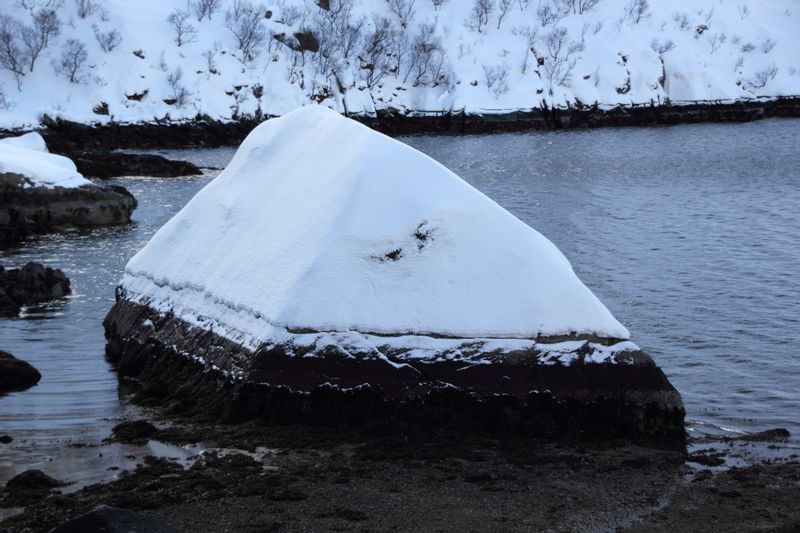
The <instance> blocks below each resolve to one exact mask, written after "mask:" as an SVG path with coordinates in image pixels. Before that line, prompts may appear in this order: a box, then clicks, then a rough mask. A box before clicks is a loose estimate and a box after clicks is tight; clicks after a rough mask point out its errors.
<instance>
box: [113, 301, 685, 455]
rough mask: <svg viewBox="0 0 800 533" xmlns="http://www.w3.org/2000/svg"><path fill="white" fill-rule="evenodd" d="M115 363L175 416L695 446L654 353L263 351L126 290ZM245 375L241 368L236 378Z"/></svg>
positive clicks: (148, 398) (137, 397)
mask: <svg viewBox="0 0 800 533" xmlns="http://www.w3.org/2000/svg"><path fill="white" fill-rule="evenodd" d="M104 326H105V331H106V338H107V345H106V352H107V356H108V358H109V360H110V361H111V362H112V363H114V364H115V365H116V367H117V370H118V373H119V376H120V378H121V379H122V380H124V382H126V383H127V384H130V385H132V386H133V389H134V391H135V393H134V396H133V400H134V401H135V402H138V403H143V404H146V405H153V406H161V407H163V408H164V409H165V410H166V412H167V413H168V414H172V415H181V416H187V417H191V418H193V419H195V420H204V421H225V422H231V423H237V422H243V421H247V420H259V421H262V422H266V423H269V424H279V425H283V424H293V423H303V424H310V425H319V426H361V427H363V426H364V425H368V424H371V423H378V422H385V421H387V420H391V421H394V422H397V423H400V424H408V425H413V426H414V427H417V428H423V429H428V430H430V431H434V432H435V431H458V432H476V433H488V434H499V435H502V434H507V435H528V436H530V437H532V438H537V439H539V438H545V439H552V440H565V441H570V442H586V441H604V442H620V443H621V442H635V443H639V444H647V445H653V446H656V447H662V448H682V447H683V446H684V445H685V431H684V414H685V412H684V409H683V404H682V401H681V398H680V395H679V394H678V392H677V391H676V390H675V389H674V388H673V387H672V385H671V384H670V383H669V381H668V380H667V378H666V377H665V376H664V374H663V372H662V371H661V370H660V369H659V368H658V367H657V366H656V364H655V363H654V362H653V360H652V359H651V358H650V357H649V356H648V355H646V354H645V353H643V352H640V351H636V352H625V353H622V354H619V355H618V356H617V359H618V362H617V363H592V362H587V361H584V360H582V359H579V360H577V361H575V362H574V363H572V364H569V365H564V364H542V362H541V360H540V359H539V354H537V353H535V352H531V351H528V352H520V353H515V354H509V355H507V356H505V357H503V358H502V359H501V360H498V361H497V362H495V363H492V364H482V365H472V366H470V365H466V364H464V363H458V362H454V361H447V360H442V361H436V362H431V361H427V362H425V361H416V362H413V361H411V360H409V361H405V362H406V363H408V364H406V365H391V364H387V363H386V361H383V360H379V359H374V358H368V357H363V358H361V357H358V356H356V357H350V356H348V355H345V354H343V353H337V351H336V350H334V349H328V350H326V351H323V352H322V353H320V352H317V353H315V354H314V356H312V357H304V356H303V355H306V354H304V353H297V352H295V351H294V350H293V349H292V347H290V346H285V345H278V346H275V347H272V348H271V349H258V350H256V351H255V352H251V351H249V350H248V349H246V348H244V347H243V346H241V345H239V344H236V343H233V342H231V341H229V340H227V339H225V338H222V337H221V336H218V335H216V334H215V333H213V332H212V331H208V330H204V329H200V328H197V327H195V326H191V325H189V324H188V323H186V322H184V321H182V320H180V319H178V318H176V317H174V316H171V315H166V316H164V315H160V314H158V313H157V312H155V311H153V310H152V309H151V308H149V307H146V306H143V305H140V304H137V303H133V302H131V301H128V300H126V299H125V298H124V292H122V291H120V293H119V294H118V298H117V303H116V304H115V305H114V307H113V308H112V309H111V311H110V312H109V314H108V316H107V317H106V319H105V321H104ZM231 376H235V377H231Z"/></svg>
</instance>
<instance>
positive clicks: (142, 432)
mask: <svg viewBox="0 0 800 533" xmlns="http://www.w3.org/2000/svg"><path fill="white" fill-rule="evenodd" d="M156 431H158V429H156V427H155V426H154V425H153V424H151V423H150V422H148V421H147V420H131V421H128V422H122V423H120V424H117V425H116V426H114V427H113V428H112V429H111V432H112V433H113V434H114V440H117V441H120V442H138V441H143V440H147V438H148V437H150V436H151V435H153V434H154V433H155V432H156Z"/></svg>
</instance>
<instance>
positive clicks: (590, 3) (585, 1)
mask: <svg viewBox="0 0 800 533" xmlns="http://www.w3.org/2000/svg"><path fill="white" fill-rule="evenodd" d="M599 3H600V0H574V1H573V2H572V5H573V12H577V13H578V14H579V15H583V14H584V13H586V12H587V11H589V10H591V9H592V8H593V7H594V6H596V5H597V4H599Z"/></svg>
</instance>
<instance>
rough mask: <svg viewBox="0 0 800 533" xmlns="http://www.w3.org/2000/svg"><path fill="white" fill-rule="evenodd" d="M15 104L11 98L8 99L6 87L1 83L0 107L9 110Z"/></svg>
mask: <svg viewBox="0 0 800 533" xmlns="http://www.w3.org/2000/svg"><path fill="white" fill-rule="evenodd" d="M12 107H13V105H12V104H11V100H9V99H8V97H7V96H6V89H5V87H3V84H2V83H0V109H2V110H3V111H8V110H9V109H11V108H12Z"/></svg>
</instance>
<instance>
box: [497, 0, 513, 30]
mask: <svg viewBox="0 0 800 533" xmlns="http://www.w3.org/2000/svg"><path fill="white" fill-rule="evenodd" d="M512 2H513V0H498V2H497V10H498V11H499V12H500V13H499V14H498V15H497V29H498V30H499V29H500V25H501V24H502V23H503V19H504V18H506V15H507V14H508V12H509V11H511V8H512V6H513V4H512Z"/></svg>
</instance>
